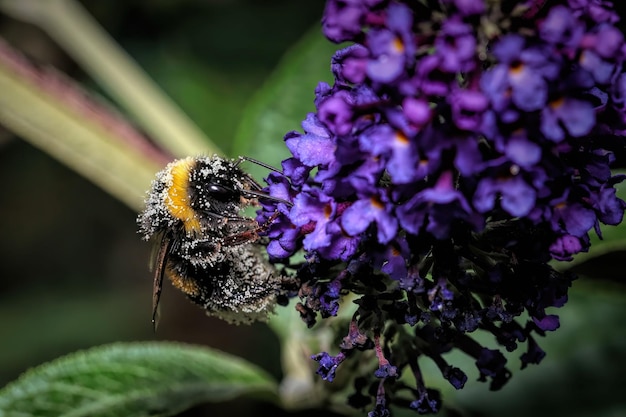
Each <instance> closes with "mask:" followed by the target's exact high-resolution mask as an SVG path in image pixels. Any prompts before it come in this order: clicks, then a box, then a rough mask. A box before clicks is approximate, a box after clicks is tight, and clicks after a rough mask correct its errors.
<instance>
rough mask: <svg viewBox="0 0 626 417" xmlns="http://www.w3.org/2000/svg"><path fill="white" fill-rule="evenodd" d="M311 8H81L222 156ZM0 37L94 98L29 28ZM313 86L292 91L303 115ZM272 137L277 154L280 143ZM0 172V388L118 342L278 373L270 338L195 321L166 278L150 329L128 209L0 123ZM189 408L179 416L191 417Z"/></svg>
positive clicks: (5, 30) (311, 17)
mask: <svg viewBox="0 0 626 417" xmlns="http://www.w3.org/2000/svg"><path fill="white" fill-rule="evenodd" d="M323 3H324V2H323V1H322V0H315V1H307V2H294V1H289V0H272V1H266V0H259V1H253V0H248V1H229V0H216V1H208V0H186V1H181V0H176V1H174V0H171V1H170V0H160V1H153V0H149V1H148V0H130V1H85V2H82V4H83V5H84V6H85V7H86V9H87V10H88V11H89V12H90V13H91V14H92V15H93V16H94V17H95V18H96V19H97V20H98V22H100V24H102V25H103V26H104V28H105V29H106V30H107V31H108V32H109V33H110V34H111V35H112V36H113V37H114V38H115V40H116V41H117V42H118V43H119V44H120V45H121V46H122V47H123V48H124V49H125V50H126V51H128V52H129V53H130V55H132V56H133V57H134V58H135V59H136V60H137V61H138V62H139V64H140V65H141V67H142V68H143V69H144V70H145V71H147V72H148V74H149V75H150V76H151V77H152V78H153V79H154V80H155V81H156V82H157V83H158V84H159V85H160V86H161V87H162V88H163V89H164V90H165V92H166V93H167V94H168V95H169V96H170V97H172V98H173V100H174V101H175V102H176V103H178V104H179V105H180V106H181V108H182V109H183V111H184V112H185V113H187V114H188V115H189V116H190V117H191V119H192V120H193V121H194V122H195V123H196V124H197V125H198V126H200V128H201V129H202V130H203V131H204V132H206V133H207V135H209V136H210V138H211V139H212V140H213V141H214V142H216V143H217V144H218V146H219V147H220V148H221V149H222V150H223V151H224V152H225V153H227V154H228V155H232V156H235V155H234V153H233V152H234V149H233V148H234V146H235V141H234V137H235V135H236V131H237V129H238V128H239V119H240V118H241V117H242V114H243V112H244V110H245V108H246V105H247V103H248V101H249V100H250V99H251V98H252V97H253V96H254V95H255V93H256V92H257V91H258V90H259V89H260V88H261V87H262V85H263V84H264V82H265V80H266V79H267V78H268V76H269V75H270V73H271V72H272V71H273V70H274V68H275V67H276V66H277V64H278V62H279V61H280V59H281V58H282V57H283V55H284V54H285V53H286V51H288V49H289V48H290V47H291V46H292V45H293V44H294V43H296V42H297V41H298V40H299V39H300V38H301V37H302V36H303V35H304V34H305V33H306V32H307V31H310V30H311V29H314V27H315V26H316V25H318V23H319V19H320V17H321V11H322V8H323ZM0 36H1V37H4V38H5V39H6V40H7V41H8V42H9V43H10V44H11V45H12V46H13V47H15V48H16V49H18V50H20V51H22V52H23V53H24V54H25V55H27V56H28V57H29V58H30V59H32V60H33V61H34V62H36V63H38V64H40V65H42V66H44V67H45V66H48V65H50V66H54V67H55V68H58V69H59V70H61V71H63V72H65V73H66V74H68V75H69V76H71V77H72V78H74V79H77V80H80V81H81V82H83V83H84V85H86V86H87V87H88V88H90V89H93V90H94V91H96V92H97V93H98V94H102V95H104V96H106V94H105V93H104V92H103V91H102V90H101V89H100V88H99V87H98V86H97V85H96V84H95V83H94V82H93V81H92V80H91V79H90V78H89V77H88V76H87V75H86V74H85V73H84V72H83V71H82V70H81V69H80V68H79V67H78V66H77V65H76V64H75V63H74V62H72V60H71V59H70V58H69V57H68V55H67V54H66V53H64V51H63V50H61V49H60V48H59V46H58V45H57V44H55V43H54V42H53V41H52V40H51V39H50V38H49V37H48V36H47V35H46V34H45V33H44V32H43V31H42V30H40V29H39V28H37V27H35V26H33V25H30V24H26V23H23V22H19V21H17V20H14V19H11V18H9V17H7V16H5V15H2V14H0ZM325 66H327V67H328V66H329V64H328V63H327V64H325ZM314 87H315V85H312V86H309V87H306V88H307V90H308V91H309V97H308V101H309V102H310V103H311V104H310V110H313V105H312V99H313V88H314ZM0 94H1V92H0ZM303 116H304V114H303ZM297 128H299V126H298V125H293V126H291V127H289V128H288V129H297ZM285 132H286V130H285ZM276 139H277V142H278V145H279V146H280V143H282V141H281V137H277V138H276ZM250 140H251V141H253V140H254V138H253V137H250ZM239 146H247V145H246V144H242V145H239ZM257 157H259V156H257ZM264 157H265V159H264V160H266V161H268V162H270V163H276V164H278V163H279V162H280V159H281V157H280V155H278V154H276V153H274V154H273V160H268V159H267V155H265V156H264ZM259 158H260V159H262V157H259ZM0 178H2V179H3V181H4V185H3V192H2V193H0V233H1V235H2V237H3V239H2V244H1V248H2V251H1V252H0V386H2V385H4V384H6V383H7V382H8V381H10V380H13V379H15V378H16V377H17V376H18V375H19V374H20V373H21V372H23V371H24V370H26V369H27V368H29V367H31V366H34V365H37V364H39V363H42V362H45V361H48V360H51V359H53V358H56V357H58V356H60V355H63V354H66V353H69V352H72V351H75V350H77V349H82V348H88V347H91V346H95V345H99V344H103V343H108V342H113V341H131V340H177V341H184V342H190V343H199V344H205V345H209V346H212V347H216V348H219V349H222V350H225V351H228V352H230V353H233V354H236V355H239V356H242V357H244V358H247V359H249V360H251V361H253V362H255V363H257V364H260V365H261V366H262V367H263V368H265V369H267V370H268V371H270V372H271V373H272V374H273V375H274V376H276V377H277V378H278V377H280V363H279V346H278V341H277V339H276V338H275V336H274V335H273V333H272V332H271V331H270V330H269V329H268V328H267V327H266V326H265V325H260V324H258V325H253V326H250V327H248V326H230V325H227V324H225V323H223V322H221V321H220V320H217V319H212V318H209V317H207V316H205V315H204V313H203V312H202V310H201V309H199V308H197V307H196V306H194V305H192V304H191V303H190V302H188V301H187V300H186V299H185V298H184V296H182V295H181V294H180V293H179V292H178V291H176V290H175V289H173V288H172V287H171V286H170V285H169V283H166V284H165V288H164V293H163V298H162V305H161V321H160V325H159V329H158V332H157V333H156V334H155V333H153V331H152V324H151V322H150V318H151V292H152V276H151V274H150V272H149V271H148V261H149V257H150V252H151V247H150V244H148V243H146V242H143V241H141V240H140V238H139V236H138V235H137V234H136V225H135V217H136V213H135V212H133V211H132V210H131V209H129V208H127V207H126V206H125V205H123V204H122V203H120V202H118V201H116V200H114V199H113V198H112V197H110V196H109V195H107V194H106V193H105V192H104V191H102V190H100V189H99V188H97V187H95V186H94V185H92V184H91V183H90V182H88V181H87V180H85V179H83V178H82V177H80V176H79V175H77V174H76V173H74V172H73V171H71V170H69V169H67V168H66V167H64V166H63V165H61V164H60V163H58V162H57V161H56V160H54V159H52V158H50V157H49V156H47V155H46V154H44V153H42V152H41V151H39V150H38V149H35V148H34V147H32V146H31V145H29V144H28V143H27V142H25V141H22V140H20V138H17V137H15V136H14V135H13V134H12V133H11V132H9V131H6V130H3V129H2V127H1V126H0ZM250 346H254V349H251V348H250ZM225 407H227V409H229V412H233V407H239V408H244V410H245V408H246V407H254V405H249V404H248V403H246V402H241V401H237V402H236V404H235V403H231V404H228V405H226V406H225ZM205 408H206V407H205ZM200 409H201V410H196V411H190V412H189V413H188V414H185V415H204V414H202V413H201V411H202V409H203V407H200ZM234 409H235V410H236V409H237V408H234ZM244 410H241V413H242V414H243V412H244ZM204 411H206V410H204ZM236 414H237V413H235V415H236Z"/></svg>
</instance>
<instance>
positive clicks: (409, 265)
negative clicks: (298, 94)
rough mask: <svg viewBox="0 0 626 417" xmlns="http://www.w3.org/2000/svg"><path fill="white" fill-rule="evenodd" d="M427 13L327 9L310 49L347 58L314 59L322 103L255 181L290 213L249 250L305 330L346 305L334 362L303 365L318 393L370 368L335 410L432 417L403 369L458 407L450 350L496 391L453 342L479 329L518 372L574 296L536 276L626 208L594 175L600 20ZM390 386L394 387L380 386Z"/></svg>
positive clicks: (449, 0) (617, 79)
mask: <svg viewBox="0 0 626 417" xmlns="http://www.w3.org/2000/svg"><path fill="white" fill-rule="evenodd" d="M427 3H428V4H429V5H430V7H427V6H425V5H424V3H422V2H415V1H400V0H397V1H396V0H328V2H327V5H326V10H325V13H324V17H323V20H322V23H323V29H324V33H325V35H326V36H327V37H328V38H329V39H330V40H332V41H334V42H345V41H349V42H351V43H352V44H351V45H350V46H348V47H346V48H344V49H341V50H339V51H337V53H336V54H335V56H334V57H333V58H332V64H331V68H332V72H333V74H334V76H335V82H334V85H332V86H330V85H328V84H325V83H320V84H319V86H318V87H317V89H316V91H315V106H316V108H317V112H316V113H311V114H309V115H308V116H307V117H306V119H305V120H304V122H303V123H302V128H303V133H301V132H290V133H288V134H287V135H286V136H285V143H286V146H287V147H288V148H289V150H290V151H291V154H292V155H293V156H292V157H291V158H289V159H287V160H285V161H283V164H282V166H283V173H282V174H281V173H272V174H271V175H270V176H269V177H268V178H267V182H268V188H267V191H268V193H269V194H271V195H272V196H274V197H278V198H280V199H282V200H287V201H290V202H292V203H293V206H287V205H286V204H284V203H280V202H279V203H276V202H267V201H264V207H263V210H261V211H260V212H259V214H258V221H259V223H261V224H265V223H266V221H267V220H268V219H269V218H270V217H271V216H275V213H276V212H278V213H279V215H278V217H277V218H276V221H274V222H273V223H272V224H271V226H270V227H269V229H268V231H267V238H268V239H269V244H268V247H267V249H268V252H269V255H270V257H271V259H272V260H273V261H274V262H279V263H283V264H285V265H287V266H288V267H291V268H294V269H295V271H296V272H295V274H296V277H297V278H298V279H299V280H300V282H301V288H300V292H299V296H300V297H301V303H299V304H298V311H300V313H301V315H302V317H303V319H304V320H305V321H306V322H307V324H308V325H310V326H312V325H313V324H314V323H315V321H316V319H317V318H318V313H319V315H320V316H321V318H326V317H331V316H336V315H337V313H338V310H339V309H341V308H343V307H342V304H341V299H342V297H344V296H345V295H346V294H353V295H354V296H355V301H354V302H355V303H356V304H357V309H356V312H355V313H354V315H353V317H352V320H351V322H350V323H349V324H347V329H348V330H347V336H345V338H344V339H343V342H341V344H340V346H338V353H337V354H336V355H334V356H332V355H330V354H328V353H327V352H322V353H320V354H318V355H315V356H314V357H313V359H315V360H316V361H317V362H319V370H318V373H319V374H320V375H321V376H322V377H323V378H324V379H326V380H328V381H332V380H333V379H334V378H335V374H336V373H337V372H340V371H341V364H342V363H343V362H344V361H345V360H347V359H348V358H350V359H352V358H357V357H359V353H358V352H359V351H363V350H373V351H374V352H375V356H376V358H377V364H373V365H372V368H371V369H372V370H371V373H370V374H369V377H366V378H365V379H364V378H363V377H359V378H356V379H355V380H354V384H355V390H356V393H355V395H353V396H351V397H350V399H349V401H350V402H351V403H352V404H353V405H355V406H358V407H363V406H365V405H366V404H367V401H368V398H369V397H368V396H367V395H364V394H362V393H361V391H366V392H367V393H370V394H371V395H372V397H373V398H371V401H370V402H369V407H370V408H371V409H372V410H373V411H372V412H371V413H370V415H387V413H388V412H389V406H390V405H391V404H397V405H405V406H408V407H410V408H412V409H415V410H416V411H417V412H418V413H420V414H426V413H432V412H437V411H438V410H439V408H440V406H441V401H440V399H439V394H438V392H437V391H435V390H432V389H429V388H427V387H426V385H425V382H424V380H423V375H422V373H421V371H420V368H419V366H418V361H417V359H418V357H420V356H426V357H428V358H430V359H431V360H432V361H433V362H434V363H435V364H436V365H437V366H438V368H439V369H440V370H441V374H442V376H443V377H444V378H445V379H446V380H447V381H449V383H450V384H452V386H454V387H455V388H456V389H460V388H462V387H463V386H464V384H465V383H466V381H467V376H466V374H465V373H464V371H462V370H461V369H459V368H457V367H454V366H453V365H450V364H448V362H447V361H446V359H445V358H444V356H445V353H446V352H449V351H450V350H452V349H457V350H460V351H462V352H464V353H465V354H467V355H468V356H469V357H471V358H473V359H474V360H475V364H476V368H477V371H478V374H479V380H481V381H489V384H490V387H491V388H492V389H494V390H495V389H499V388H500V387H502V386H503V385H504V384H505V383H506V382H507V380H508V379H509V378H510V376H511V372H510V371H509V369H507V367H506V362H507V361H506V358H505V356H504V355H503V354H502V352H501V351H500V350H499V349H490V348H487V347H484V346H482V345H480V344H479V343H478V342H476V341H475V340H474V339H473V338H472V337H471V333H472V332H474V331H476V330H479V329H480V330H483V331H486V332H489V333H491V334H492V335H493V337H494V341H495V342H496V343H497V344H498V345H499V346H501V347H502V348H504V349H505V350H507V351H514V350H516V349H517V348H518V345H519V344H522V343H523V344H525V345H526V350H525V352H524V353H522V354H521V357H520V358H521V362H522V367H525V366H526V365H528V364H535V363H539V362H540V361H541V360H542V358H543V357H544V355H545V353H544V352H543V351H542V350H541V348H540V347H539V345H538V344H537V342H536V337H537V336H543V335H544V334H545V332H546V331H552V330H555V329H556V328H558V327H559V321H558V317H557V316H556V315H554V314H550V313H549V312H548V309H550V308H552V307H561V306H562V305H563V304H564V303H565V302H566V300H567V291H568V288H569V287H570V285H571V281H572V279H573V277H572V276H569V275H564V274H560V273H557V272H556V271H555V270H554V269H553V268H552V267H550V266H549V264H548V262H549V261H550V260H552V259H556V260H569V259H571V258H572V256H573V255H575V254H576V253H579V252H584V251H587V250H588V248H589V233H590V231H591V230H592V229H593V230H594V232H595V233H598V234H600V229H599V224H600V223H603V224H608V225H615V224H618V223H620V222H621V221H622V216H623V213H624V209H625V207H626V204H625V203H624V201H622V200H620V199H619V198H617V197H616V194H615V188H614V185H615V184H616V183H618V182H620V181H622V179H623V177H622V176H613V175H612V174H611V171H610V165H611V163H612V162H613V160H614V159H615V158H614V156H613V152H612V151H613V150H615V149H617V148H619V147H623V144H624V141H623V137H624V135H626V71H625V70H624V68H623V67H624V66H623V63H624V58H625V57H626V46H625V42H624V36H623V34H622V32H621V31H620V30H618V28H617V27H616V26H615V24H616V23H617V22H618V20H619V19H618V16H617V14H616V12H615V11H614V10H613V8H612V4H611V2H608V1H600V0H564V1H545V0H544V1H539V0H534V1H526V2H517V1H507V0H501V1H492V2H487V1H484V0H441V1H440V2H427ZM435 4H438V5H435ZM300 251H303V252H304V254H305V259H306V260H305V262H303V263H301V264H294V263H293V261H290V258H291V257H292V256H293V255H295V254H296V253H298V252H300ZM522 313H526V314H527V316H528V317H529V319H528V320H527V321H526V323H520V321H521V319H520V315H521V314H522ZM360 356H361V357H363V359H362V360H364V361H365V360H366V359H365V357H367V358H369V357H372V356H369V355H360ZM357 360H359V359H358V358H357ZM362 366H364V367H367V366H368V365H367V364H366V363H364V364H363V365H362ZM407 371H408V372H411V373H412V375H413V376H414V380H415V381H416V382H415V385H413V386H408V385H407V384H406V382H405V381H404V379H403V380H400V379H399V378H398V377H399V375H400V374H401V373H402V372H407ZM407 398H410V400H407Z"/></svg>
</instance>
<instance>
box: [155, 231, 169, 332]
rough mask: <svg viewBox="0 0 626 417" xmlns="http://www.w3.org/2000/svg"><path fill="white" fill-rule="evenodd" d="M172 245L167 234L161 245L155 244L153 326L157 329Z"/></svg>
mask: <svg viewBox="0 0 626 417" xmlns="http://www.w3.org/2000/svg"><path fill="white" fill-rule="evenodd" d="M170 247H171V239H169V238H168V237H167V236H163V237H161V242H160V244H159V245H155V251H154V252H153V256H152V258H153V259H152V262H151V266H152V270H153V271H154V281H153V283H152V328H153V329H154V331H156V328H157V325H158V308H159V299H160V298H161V290H162V289H163V274H164V273H165V265H166V263H167V254H168V253H169V250H170Z"/></svg>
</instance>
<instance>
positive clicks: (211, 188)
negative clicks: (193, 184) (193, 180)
mask: <svg viewBox="0 0 626 417" xmlns="http://www.w3.org/2000/svg"><path fill="white" fill-rule="evenodd" d="M206 189H207V191H208V192H209V193H210V194H211V197H213V198H217V199H218V200H222V201H224V200H228V199H231V198H233V197H235V196H236V194H237V193H236V192H235V191H234V190H232V189H230V188H226V187H224V186H223V185H220V184H215V183H211V184H208V185H207V187H206Z"/></svg>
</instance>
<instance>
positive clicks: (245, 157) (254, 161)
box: [235, 156, 284, 175]
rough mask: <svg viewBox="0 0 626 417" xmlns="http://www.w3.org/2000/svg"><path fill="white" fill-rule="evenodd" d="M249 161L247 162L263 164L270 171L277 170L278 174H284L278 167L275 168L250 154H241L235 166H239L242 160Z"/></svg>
mask: <svg viewBox="0 0 626 417" xmlns="http://www.w3.org/2000/svg"><path fill="white" fill-rule="evenodd" d="M244 161H247V162H252V163H253V164H255V165H258V166H261V167H263V168H265V169H269V170H270V171H273V172H276V173H278V174H281V175H284V174H283V172H282V171H281V170H279V169H278V168H275V167H273V166H271V165H268V164H266V163H265V162H261V161H259V160H258V159H254V158H250V157H249V156H240V157H239V159H238V160H237V162H235V166H236V167H237V166H239V164H241V163H242V162H244Z"/></svg>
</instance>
